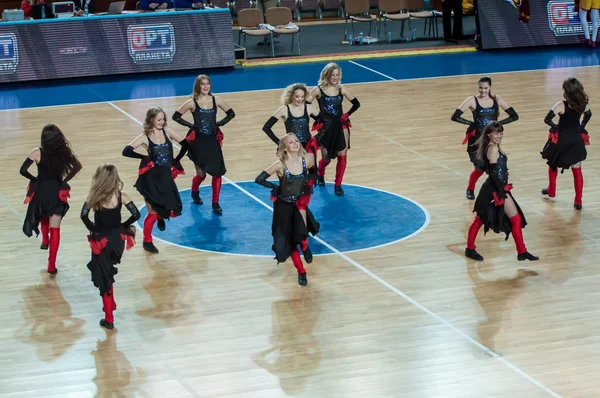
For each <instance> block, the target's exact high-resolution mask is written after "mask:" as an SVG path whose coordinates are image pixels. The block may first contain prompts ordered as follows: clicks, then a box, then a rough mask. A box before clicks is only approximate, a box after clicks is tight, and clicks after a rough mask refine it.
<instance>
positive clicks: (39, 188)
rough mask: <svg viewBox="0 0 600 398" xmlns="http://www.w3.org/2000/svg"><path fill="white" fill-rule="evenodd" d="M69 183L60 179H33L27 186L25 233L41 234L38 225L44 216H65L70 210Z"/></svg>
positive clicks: (28, 234) (30, 234) (29, 235)
mask: <svg viewBox="0 0 600 398" xmlns="http://www.w3.org/2000/svg"><path fill="white" fill-rule="evenodd" d="M70 189H71V188H70V187H69V184H67V183H63V182H61V181H59V180H45V181H32V182H30V183H29V186H28V187H27V197H26V198H25V202H24V203H26V204H28V206H27V214H26V215H25V221H24V222H23V233H24V234H25V235H27V236H28V237H31V236H32V235H33V233H35V235H36V236H38V235H39V234H40V230H39V228H38V225H39V224H40V220H41V219H42V218H44V217H50V216H54V215H59V216H62V217H64V216H65V215H66V214H67V212H68V211H69V203H68V198H69V190H70Z"/></svg>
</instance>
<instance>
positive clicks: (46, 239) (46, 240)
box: [40, 217, 50, 245]
mask: <svg viewBox="0 0 600 398" xmlns="http://www.w3.org/2000/svg"><path fill="white" fill-rule="evenodd" d="M40 226H41V230H42V245H49V244H50V218H48V217H44V218H42V219H41V220H40Z"/></svg>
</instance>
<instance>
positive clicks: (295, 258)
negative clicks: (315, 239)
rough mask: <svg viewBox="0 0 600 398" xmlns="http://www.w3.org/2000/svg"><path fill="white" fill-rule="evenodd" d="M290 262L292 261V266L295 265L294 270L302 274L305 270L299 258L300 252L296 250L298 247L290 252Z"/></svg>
mask: <svg viewBox="0 0 600 398" xmlns="http://www.w3.org/2000/svg"><path fill="white" fill-rule="evenodd" d="M292 262H293V263H294V267H296V270H297V271H298V273H299V274H304V273H305V272H306V270H305V269H304V266H303V265H302V259H301V258H300V253H299V252H298V249H296V250H294V252H293V253H292Z"/></svg>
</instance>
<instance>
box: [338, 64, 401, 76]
mask: <svg viewBox="0 0 600 398" xmlns="http://www.w3.org/2000/svg"><path fill="white" fill-rule="evenodd" d="M348 62H350V63H351V64H353V65H356V66H360V67H361V68H364V69H366V70H368V71H371V72H373V73H377V74H378V75H380V76H383V77H385V78H387V79H390V80H394V81H395V80H396V79H394V78H393V77H391V76H388V75H386V74H385V73H381V72H379V71H376V70H375V69H371V68H369V67H367V66H364V65H361V64H359V63H358V62H354V61H348Z"/></svg>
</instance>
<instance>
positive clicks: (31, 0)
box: [21, 0, 46, 18]
mask: <svg viewBox="0 0 600 398" xmlns="http://www.w3.org/2000/svg"><path fill="white" fill-rule="evenodd" d="M36 4H46V2H45V1H44V0H23V1H22V2H21V10H23V14H25V18H29V17H30V16H31V10H33V6H34V5H36Z"/></svg>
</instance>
